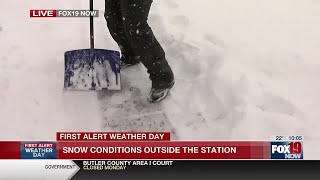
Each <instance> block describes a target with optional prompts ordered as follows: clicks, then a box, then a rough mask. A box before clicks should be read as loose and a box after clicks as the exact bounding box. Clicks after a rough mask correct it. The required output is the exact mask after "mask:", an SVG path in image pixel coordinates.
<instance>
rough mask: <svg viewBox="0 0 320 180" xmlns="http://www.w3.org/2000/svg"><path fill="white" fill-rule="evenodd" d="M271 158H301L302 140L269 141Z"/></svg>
mask: <svg viewBox="0 0 320 180" xmlns="http://www.w3.org/2000/svg"><path fill="white" fill-rule="evenodd" d="M271 159H303V148H302V142H271Z"/></svg>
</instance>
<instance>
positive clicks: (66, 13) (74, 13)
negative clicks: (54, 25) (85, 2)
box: [30, 10, 99, 18]
mask: <svg viewBox="0 0 320 180" xmlns="http://www.w3.org/2000/svg"><path fill="white" fill-rule="evenodd" d="M91 16H92V17H99V10H93V11H90V10H30V17H32V18H41V17H91Z"/></svg>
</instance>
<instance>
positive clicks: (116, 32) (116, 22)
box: [104, 0, 139, 64]
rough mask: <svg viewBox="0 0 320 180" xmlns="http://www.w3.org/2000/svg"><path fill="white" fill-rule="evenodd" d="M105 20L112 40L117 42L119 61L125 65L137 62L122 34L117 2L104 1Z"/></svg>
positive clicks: (111, 0)
mask: <svg viewBox="0 0 320 180" xmlns="http://www.w3.org/2000/svg"><path fill="white" fill-rule="evenodd" d="M104 16H105V19H106V21H107V26H108V29H109V31H110V34H111V36H112V38H113V39H114V40H115V41H116V42H117V44H118V45H119V47H120V50H121V55H122V56H121V61H122V62H124V63H127V64H136V63H138V62H139V61H137V60H136V59H135V55H134V53H133V51H132V48H131V47H130V44H129V42H128V40H127V37H126V35H125V33H124V29H123V23H122V14H121V11H120V1H119V0H105V14H104Z"/></svg>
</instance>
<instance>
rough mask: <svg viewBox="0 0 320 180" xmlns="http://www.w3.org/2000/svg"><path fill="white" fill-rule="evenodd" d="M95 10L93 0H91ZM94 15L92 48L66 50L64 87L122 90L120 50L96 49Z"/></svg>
mask: <svg viewBox="0 0 320 180" xmlns="http://www.w3.org/2000/svg"><path fill="white" fill-rule="evenodd" d="M90 11H93V0H90ZM93 25H94V23H93V16H90V45H91V48H90V49H79V50H72V51H67V52H65V55H64V56H65V74H64V75H65V76H64V89H65V90H71V91H72V90H74V91H86V90H105V89H106V90H120V89H121V86H120V66H119V62H120V53H119V52H118V51H113V50H106V49H95V48H94V28H93Z"/></svg>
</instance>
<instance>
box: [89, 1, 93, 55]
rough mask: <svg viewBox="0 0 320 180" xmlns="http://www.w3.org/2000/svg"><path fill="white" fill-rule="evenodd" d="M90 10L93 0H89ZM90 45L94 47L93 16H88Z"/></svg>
mask: <svg viewBox="0 0 320 180" xmlns="http://www.w3.org/2000/svg"><path fill="white" fill-rule="evenodd" d="M90 11H93V0H90ZM90 47H91V49H94V28H93V16H90Z"/></svg>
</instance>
